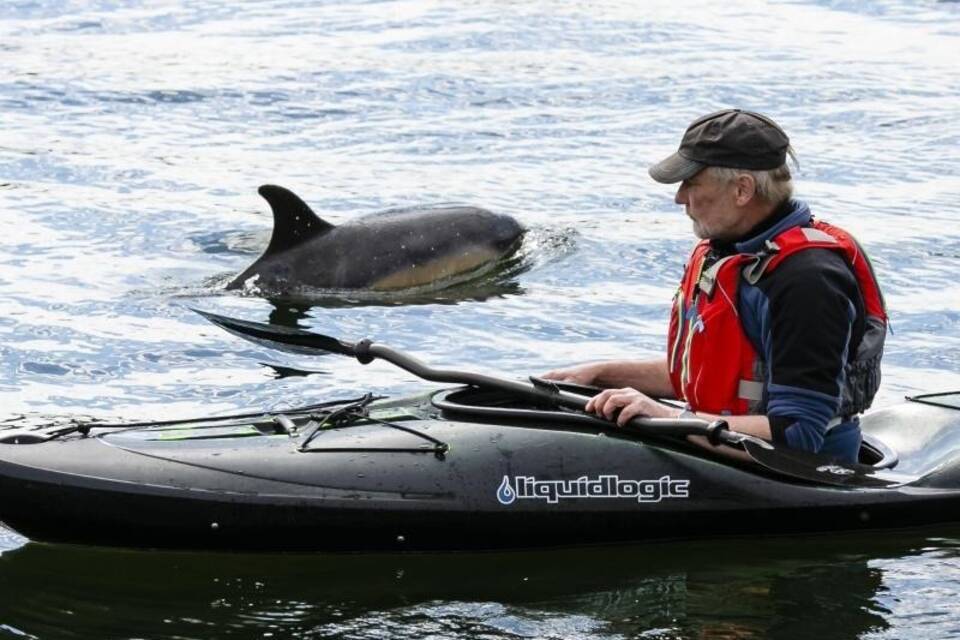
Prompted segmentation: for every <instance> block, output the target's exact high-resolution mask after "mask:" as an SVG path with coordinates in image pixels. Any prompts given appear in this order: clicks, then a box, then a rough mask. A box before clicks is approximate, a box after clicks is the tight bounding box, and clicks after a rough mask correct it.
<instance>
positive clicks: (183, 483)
mask: <svg viewBox="0 0 960 640" xmlns="http://www.w3.org/2000/svg"><path fill="white" fill-rule="evenodd" d="M561 388H562V389H563V391H564V393H568V394H571V395H575V394H581V395H582V394H583V393H585V392H584V391H582V390H580V389H578V388H576V387H573V386H564V385H561ZM862 426H863V430H864V433H865V441H864V446H863V448H862V450H861V459H860V464H851V465H844V464H839V463H836V462H832V461H829V460H826V459H820V458H819V457H817V456H813V455H809V454H801V453H799V452H798V453H797V454H796V457H791V454H790V453H789V452H787V453H784V452H780V454H778V455H783V460H784V462H783V463H782V464H780V465H774V467H770V466H765V465H764V464H761V463H762V462H763V460H761V461H760V462H761V463H758V462H757V461H755V460H750V459H742V460H736V459H727V458H718V457H717V456H716V455H715V454H714V453H713V452H712V451H710V450H707V449H706V448H704V447H700V446H697V445H695V444H692V443H690V442H689V441H688V439H687V438H686V437H684V435H683V434H680V435H676V434H671V432H670V430H669V429H666V430H664V431H663V434H662V435H656V434H654V435H651V434H650V433H649V432H643V433H638V432H635V431H632V430H629V429H620V428H617V427H615V426H613V425H612V424H611V423H609V422H606V421H604V420H600V419H598V418H595V417H592V416H588V415H586V414H583V413H582V412H578V411H573V410H569V409H558V408H556V407H552V406H545V404H544V403H542V402H537V401H536V400H531V399H530V398H526V397H521V396H518V395H517V394H514V393H510V392H509V391H503V390H497V389H489V388H486V389H484V388H480V387H477V386H460V387H453V388H445V389H441V390H439V391H435V392H432V393H429V394H426V395H422V396H417V397H413V398H403V399H397V400H389V399H373V398H371V397H369V396H367V397H364V398H358V399H351V400H344V401H342V402H340V401H338V402H330V403H326V404H324V405H315V406H313V407H305V408H303V409H298V410H291V411H286V412H284V413H268V414H257V415H243V416H228V417H223V418H208V419H200V420H183V421H171V422H166V423H152V424H135V425H106V424H99V425H98V424H95V423H93V424H89V423H88V424H80V423H77V424H54V425H47V426H41V427H39V428H33V429H24V428H20V429H15V430H7V431H2V430H0V442H2V443H3V444H0V521H2V522H3V523H5V524H6V525H7V526H8V527H10V528H12V529H14V530H16V531H17V532H19V533H21V534H23V535H25V536H27V537H28V538H31V539H33V540H40V541H55V542H76V543H88V544H100V545H121V546H136V547H167V548H194V549H260V550H336V551H342V550H344V551H360V550H364V551H365V550H390V551H398V550H400V551H404V550H411V551H412V550H419V551H422V550H479V549H504V548H531V547H553V546H566V545H583V544H604V543H622V542H635V541H644V540H656V539H676V538H694V537H702V536H716V535H751V536H756V535H765V534H798V533H807V532H835V531H859V530H867V529H883V528H901V527H913V526H921V525H931V524H938V523H947V522H957V521H960V393H953V394H938V395H928V396H921V397H918V398H916V399H914V400H913V401H910V402H906V403H904V404H901V405H897V406H894V407H890V408H887V409H882V410H878V411H874V412H872V413H868V414H867V415H865V416H864V417H863V418H862ZM790 465H796V466H797V467H798V468H801V467H802V468H803V469H804V470H805V471H804V472H803V473H797V474H791V473H790ZM820 477H822V478H823V481H820V480H819V479H818V478H820Z"/></svg>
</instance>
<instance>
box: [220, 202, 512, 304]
mask: <svg viewBox="0 0 960 640" xmlns="http://www.w3.org/2000/svg"><path fill="white" fill-rule="evenodd" d="M258 193H259V194H260V195H261V196H263V197H264V199H266V201H267V202H268V203H269V204H270V208H271V209H272V210H273V235H272V236H271V237H270V244H269V245H267V248H266V250H265V251H264V252H263V255H261V256H260V257H259V258H258V259H257V260H256V262H254V263H253V264H252V265H250V266H249V267H247V268H246V269H245V270H244V271H243V272H242V273H240V275H238V276H237V277H236V278H234V279H233V280H231V281H230V283H229V284H227V289H242V288H244V287H247V286H255V287H256V289H257V290H259V291H261V292H264V293H281V294H282V293H289V292H293V291H298V290H303V289H311V288H314V289H369V290H374V291H394V290H400V289H407V288H412V287H422V286H426V285H430V284H433V283H436V282H438V281H444V280H448V279H450V278H453V277H455V276H458V275H461V274H467V273H470V272H475V271H478V270H481V269H483V268H485V267H487V266H492V265H494V264H496V262H497V261H499V260H501V259H503V258H505V257H507V256H509V255H510V254H512V253H513V252H514V251H515V250H516V249H517V247H519V245H520V242H521V240H522V238H523V234H524V232H525V229H524V228H523V227H522V226H521V225H520V223H518V222H517V221H516V220H514V219H513V218H511V217H510V216H507V215H502V214H497V213H492V212H490V211H487V210H486V209H480V208H477V207H467V206H443V207H415V208H408V209H395V210H390V211H381V212H378V213H372V214H369V215H365V216H361V217H359V218H356V219H353V220H350V221H349V222H346V223H344V224H341V225H337V226H334V225H332V224H330V223H329V222H326V221H325V220H323V219H321V218H320V217H319V216H317V214H315V213H314V212H313V211H312V210H311V209H310V207H309V206H308V205H307V204H306V203H305V202H304V201H303V200H301V199H300V198H299V197H298V196H297V195H296V194H294V193H293V192H292V191H290V190H288V189H285V188H283V187H278V186H276V185H269V184H268V185H263V186H262V187H260V188H259V189H258ZM248 283H249V284H248Z"/></svg>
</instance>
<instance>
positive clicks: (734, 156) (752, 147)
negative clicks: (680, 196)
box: [649, 109, 790, 184]
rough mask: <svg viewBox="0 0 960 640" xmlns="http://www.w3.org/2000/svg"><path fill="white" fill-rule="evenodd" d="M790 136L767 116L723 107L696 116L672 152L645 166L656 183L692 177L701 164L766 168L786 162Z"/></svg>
mask: <svg viewBox="0 0 960 640" xmlns="http://www.w3.org/2000/svg"><path fill="white" fill-rule="evenodd" d="M789 146H790V138H788V137H787V134H786V133H784V132H783V129H781V128H780V125H778V124H777V123H776V122H774V121H773V120H771V119H770V118H768V117H766V116H764V115H761V114H759V113H754V112H753V111H743V110H741V109H724V110H723V111H717V112H716V113H711V114H709V115H706V116H703V117H701V118H697V119H696V120H694V121H693V123H692V124H691V125H690V126H689V127H687V130H686V132H685V133H684V134H683V140H681V141H680V148H679V149H678V150H677V152H676V153H674V154H672V155H670V156H669V157H667V158H664V159H663V160H661V161H660V162H658V163H657V164H655V165H653V166H652V167H650V169H649V173H650V177H651V178H653V179H654V180H656V181H657V182H662V183H664V184H671V183H674V182H680V181H682V180H686V179H687V178H692V177H693V176H695V175H696V174H697V173H699V172H700V171H701V170H703V169H704V168H705V167H731V168H733V169H751V170H769V169H776V168H777V167H780V166H783V164H784V163H785V162H786V161H787V148H788V147H789Z"/></svg>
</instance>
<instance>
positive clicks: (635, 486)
mask: <svg viewBox="0 0 960 640" xmlns="http://www.w3.org/2000/svg"><path fill="white" fill-rule="evenodd" d="M688 497H690V481H689V480H674V479H672V478H671V477H670V476H663V477H661V478H660V479H658V480H628V479H621V478H620V476H615V475H606V476H598V477H596V478H588V477H587V476H580V477H579V478H577V479H576V480H537V479H536V478H535V477H533V476H514V477H513V478H512V479H511V478H510V476H503V482H501V483H500V487H499V488H498V489H497V500H499V501H500V504H513V503H514V501H516V500H546V501H547V502H548V503H550V504H557V503H558V502H559V501H561V500H569V499H571V498H588V499H604V498H630V499H633V500H636V501H637V502H660V501H661V500H663V499H664V498H688Z"/></svg>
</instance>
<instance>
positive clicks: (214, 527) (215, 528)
mask: <svg viewBox="0 0 960 640" xmlns="http://www.w3.org/2000/svg"><path fill="white" fill-rule="evenodd" d="M210 528H211V529H213V530H214V531H216V530H217V529H219V528H220V524H219V523H217V522H211V523H210Z"/></svg>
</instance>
